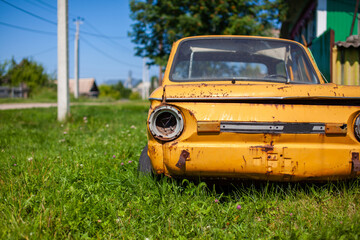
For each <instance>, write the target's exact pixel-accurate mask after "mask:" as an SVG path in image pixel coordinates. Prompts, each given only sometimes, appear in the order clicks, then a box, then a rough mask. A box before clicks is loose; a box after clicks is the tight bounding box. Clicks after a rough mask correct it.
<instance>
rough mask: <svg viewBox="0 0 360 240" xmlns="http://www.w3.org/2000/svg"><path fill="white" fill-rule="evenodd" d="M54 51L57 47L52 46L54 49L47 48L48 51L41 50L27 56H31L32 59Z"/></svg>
mask: <svg viewBox="0 0 360 240" xmlns="http://www.w3.org/2000/svg"><path fill="white" fill-rule="evenodd" d="M55 49H57V46H54V47H51V48H48V49H45V50H42V51H40V52H37V53H33V54H29V55H28V56H31V57H33V56H38V55H41V54H44V53H47V52H50V51H53V50H55Z"/></svg>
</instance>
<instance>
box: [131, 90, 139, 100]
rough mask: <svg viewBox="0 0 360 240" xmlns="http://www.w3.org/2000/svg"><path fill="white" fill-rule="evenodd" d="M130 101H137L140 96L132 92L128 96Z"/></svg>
mask: <svg viewBox="0 0 360 240" xmlns="http://www.w3.org/2000/svg"><path fill="white" fill-rule="evenodd" d="M129 99H130V100H139V99H141V96H140V94H139V93H138V92H132V93H131V94H130V96H129Z"/></svg>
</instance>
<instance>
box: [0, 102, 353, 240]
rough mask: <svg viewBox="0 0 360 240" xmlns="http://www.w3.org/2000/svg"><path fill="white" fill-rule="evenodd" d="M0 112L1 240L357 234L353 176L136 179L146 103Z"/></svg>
mask: <svg viewBox="0 0 360 240" xmlns="http://www.w3.org/2000/svg"><path fill="white" fill-rule="evenodd" d="M71 111H72V117H71V118H70V119H69V120H68V122H66V123H59V122H57V121H56V108H49V109H24V110H9V111H1V118H0V126H1V127H0V136H2V137H1V138H0V159H1V161H0V173H1V174H0V219H1V221H0V239H80V238H84V239H145V238H149V239H358V238H359V236H360V179H357V180H353V181H348V182H338V183H325V184H302V185H300V184H279V183H266V182H265V183H257V184H252V183H251V182H250V183H240V184H237V185H235V186H233V185H226V184H223V185H218V183H216V185H214V186H213V185H211V184H206V183H203V182H200V183H194V182H191V181H188V180H184V181H175V180H173V179H169V178H167V177H163V178H160V179H158V180H155V179H152V178H149V177H139V176H138V174H137V170H136V169H137V164H138V162H137V160H138V158H139V156H140V152H141V150H142V148H143V146H145V144H146V125H145V122H146V117H147V111H148V106H147V104H144V103H139V102H131V104H126V105H124V104H122V105H120V104H111V105H110V104H109V105H103V106H72V108H71Z"/></svg>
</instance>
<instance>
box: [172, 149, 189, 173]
mask: <svg viewBox="0 0 360 240" xmlns="http://www.w3.org/2000/svg"><path fill="white" fill-rule="evenodd" d="M189 156H190V153H189V152H188V151H186V150H182V151H181V153H180V157H179V161H178V162H177V163H176V165H175V166H176V167H178V168H180V169H181V168H184V167H185V163H186V159H187V158H188V157H189Z"/></svg>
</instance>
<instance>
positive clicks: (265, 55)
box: [170, 38, 319, 83]
mask: <svg viewBox="0 0 360 240" xmlns="http://www.w3.org/2000/svg"><path fill="white" fill-rule="evenodd" d="M170 80H172V81H222V80H224V81H226V80H231V81H233V80H239V81H241V80H243V81H270V82H287V83H292V82H293V83H319V80H318V79H317V77H316V74H315V71H314V69H313V67H312V65H311V63H310V61H309V59H308V57H307V55H306V54H305V51H304V50H303V49H302V48H301V47H300V46H299V45H297V44H295V43H292V42H287V41H281V40H270V39H259V38H258V39H254V38H200V39H188V40H185V41H183V42H181V43H180V45H179V47H178V50H177V53H176V55H175V58H174V62H173V65H172V69H171V72H170Z"/></svg>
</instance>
